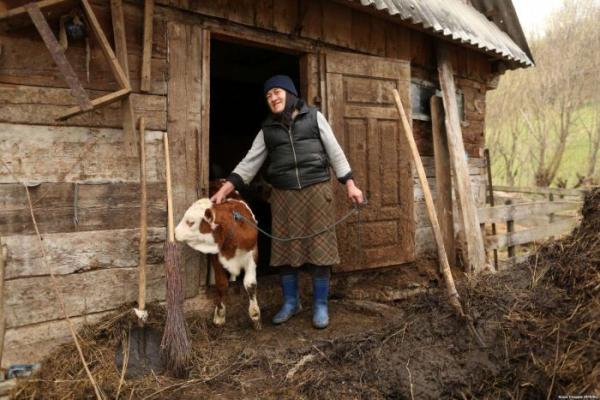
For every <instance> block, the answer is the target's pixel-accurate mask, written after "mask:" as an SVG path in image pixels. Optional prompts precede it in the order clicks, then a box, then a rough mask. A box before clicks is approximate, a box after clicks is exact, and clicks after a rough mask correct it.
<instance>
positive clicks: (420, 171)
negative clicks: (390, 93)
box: [394, 89, 485, 347]
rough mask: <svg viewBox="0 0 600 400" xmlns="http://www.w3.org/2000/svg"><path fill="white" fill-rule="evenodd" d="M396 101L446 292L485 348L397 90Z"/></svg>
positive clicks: (455, 308) (453, 305) (451, 303)
mask: <svg viewBox="0 0 600 400" xmlns="http://www.w3.org/2000/svg"><path fill="white" fill-rule="evenodd" d="M394 99H395V100H396V107H397V109H398V113H399V114H400V121H401V123H402V127H403V129H402V130H403V132H404V137H405V139H406V142H407V143H408V146H409V148H410V152H411V155H412V159H413V162H414V165H415V168H416V169H417V175H418V176H419V182H420V183H421V187H422V189H423V195H424V197H425V205H426V206H427V215H428V216H429V221H430V222H431V229H432V230H433V237H434V238H435V243H436V245H437V246H436V247H437V253H438V259H439V262H440V264H441V268H440V269H441V271H442V275H443V277H444V282H445V284H446V291H447V292H448V298H449V302H450V305H451V306H452V308H454V311H455V312H456V314H457V315H458V316H459V317H460V318H463V319H465V320H466V322H467V326H468V327H469V330H470V331H471V333H472V334H473V335H474V336H475V338H476V339H477V341H478V342H479V344H480V345H481V346H483V347H485V344H484V342H483V340H482V339H481V337H480V336H479V334H478V333H477V331H476V330H475V327H474V326H473V321H472V320H471V318H470V317H468V316H467V315H466V314H465V313H464V311H463V308H462V306H461V304H460V301H459V296H458V291H457V290H456V285H455V284H454V277H453V276H452V271H451V270H450V264H449V263H448V257H447V256H446V248H445V247H444V237H443V236H442V230H441V228H440V224H439V222H438V217H437V213H436V211H435V205H434V204H433V196H432V195H431V190H430V189H429V183H428V182H427V175H426V174H425V168H423V162H422V161H421V156H420V155H419V150H418V149H417V144H416V143H415V139H414V137H413V131H412V128H411V127H410V124H409V122H408V118H407V117H406V113H405V112H404V108H403V106H402V100H400V93H398V91H397V90H396V89H394Z"/></svg>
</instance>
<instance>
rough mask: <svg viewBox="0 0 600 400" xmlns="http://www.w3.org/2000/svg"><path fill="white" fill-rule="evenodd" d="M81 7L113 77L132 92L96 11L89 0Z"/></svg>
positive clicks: (85, 0) (82, 0)
mask: <svg viewBox="0 0 600 400" xmlns="http://www.w3.org/2000/svg"><path fill="white" fill-rule="evenodd" d="M81 5H82V8H83V11H84V13H85V16H86V18H87V20H88V22H89V25H90V30H91V31H92V32H93V33H94V36H95V37H96V40H97V41H98V44H99V45H100V49H101V50H102V53H103V54H104V57H105V58H106V60H107V61H108V66H109V67H110V69H111V71H112V73H113V75H114V76H115V79H116V80H117V83H118V84H119V86H120V87H121V88H123V89H129V90H130V91H131V85H130V84H129V79H128V78H127V75H126V74H125V71H124V70H123V68H121V65H120V64H119V62H118V60H117V56H116V55H115V53H114V52H113V50H112V48H111V47H110V44H109V43H108V39H106V36H105V35H104V32H103V31H102V27H101V26H100V23H99V22H98V19H97V18H96V14H94V10H93V9H92V6H91V5H90V3H89V2H88V0H81Z"/></svg>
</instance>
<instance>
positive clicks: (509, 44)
mask: <svg viewBox="0 0 600 400" xmlns="http://www.w3.org/2000/svg"><path fill="white" fill-rule="evenodd" d="M348 1H352V2H356V1H360V3H361V4H362V5H363V6H371V7H375V8H376V9H377V10H380V11H382V10H385V11H387V12H388V13H389V14H390V15H392V16H398V17H399V18H400V19H402V20H403V21H407V22H409V23H411V24H415V25H420V26H421V27H422V28H423V29H425V30H429V31H432V32H434V33H436V34H438V35H441V36H444V37H446V38H448V39H451V40H453V41H456V42H460V43H466V44H469V45H471V46H475V47H477V48H478V49H481V50H482V51H485V52H487V53H492V54H495V55H497V56H498V57H501V58H503V59H506V60H509V61H513V62H516V63H518V64H519V65H520V66H521V67H528V66H531V65H533V62H532V60H531V59H530V58H529V57H528V56H527V54H526V53H525V51H523V49H521V48H520V47H519V46H518V45H517V44H516V43H515V42H514V41H513V40H512V39H511V38H510V36H508V35H507V34H506V32H504V31H502V30H501V29H500V28H499V27H498V26H497V25H496V24H494V23H493V22H492V21H490V20H488V19H487V18H486V17H485V16H484V15H483V14H481V13H480V12H479V11H477V10H476V9H475V8H473V7H471V6H470V5H468V4H465V3H464V2H463V1H461V0H427V1H423V0H348Z"/></svg>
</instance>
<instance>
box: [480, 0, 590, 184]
mask: <svg viewBox="0 0 600 400" xmlns="http://www.w3.org/2000/svg"><path fill="white" fill-rule="evenodd" d="M599 18H600V3H599V2H598V1H597V0H578V1H575V0H566V1H565V3H564V4H563V6H562V8H561V9H559V10H558V11H557V12H555V13H554V14H553V15H552V16H551V17H550V18H549V20H548V21H547V24H546V30H545V33H544V34H543V35H542V36H538V37H534V38H532V39H530V44H531V49H532V52H533V54H534V58H535V59H536V67H535V68H529V69H526V70H520V71H515V72H510V73H508V74H507V76H503V77H502V79H501V80H500V86H499V88H498V89H497V90H496V92H495V93H494V92H492V94H491V95H490V96H489V106H488V110H492V111H491V112H490V113H489V115H488V127H489V130H488V132H490V135H489V137H490V148H491V150H492V151H493V152H494V153H495V154H498V155H500V157H501V158H502V160H503V164H504V165H503V168H501V169H503V170H504V171H503V174H502V175H504V177H505V179H506V181H507V183H508V184H513V183H511V182H515V180H517V179H516V177H515V176H514V173H515V172H516V169H515V165H521V168H520V169H519V171H518V172H519V173H520V174H526V175H528V177H527V180H528V181H529V182H531V181H533V183H535V184H536V185H537V186H549V185H550V184H552V183H553V182H554V181H555V180H556V179H557V174H558V171H559V168H560V166H561V163H562V161H563V156H564V154H565V150H566V148H567V146H568V145H569V139H570V138H571V137H572V136H573V134H574V132H575V131H577V130H581V129H583V128H582V126H584V125H585V124H587V125H590V124H591V125H590V126H589V132H590V133H589V138H590V149H591V151H590V152H589V155H588V165H589V166H588V169H587V171H586V175H590V173H591V174H593V173H594V172H595V169H596V168H595V165H596V162H597V158H598V152H599V150H598V146H600V139H598V138H597V136H598V135H599V133H598V127H597V121H596V120H595V119H594V120H595V121H596V122H594V123H591V122H590V121H579V119H581V118H582V117H581V112H580V111H581V109H582V108H584V107H591V108H592V109H593V111H592V115H593V114H596V115H597V113H598V104H600V88H599V87H598V85H599V80H598V79H597V71H598V68H599V67H600V52H599V51H598V48H599V47H600V29H599V28H598V24H597V22H596V21H598V19H599ZM594 118H596V117H595V116H594ZM594 124H595V125H594ZM594 146H596V147H594ZM522 162H523V163H522ZM529 182H526V183H529Z"/></svg>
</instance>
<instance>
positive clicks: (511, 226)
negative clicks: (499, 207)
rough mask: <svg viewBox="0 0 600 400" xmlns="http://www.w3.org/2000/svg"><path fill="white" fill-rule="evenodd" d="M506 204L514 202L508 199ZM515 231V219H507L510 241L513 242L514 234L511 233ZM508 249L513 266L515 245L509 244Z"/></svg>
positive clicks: (507, 232) (508, 238) (507, 231)
mask: <svg viewBox="0 0 600 400" xmlns="http://www.w3.org/2000/svg"><path fill="white" fill-rule="evenodd" d="M504 204H506V205H507V206H509V205H511V204H512V200H506V201H505V202H504ZM514 231H515V221H514V220H512V219H509V220H506V234H507V235H506V238H507V240H508V243H510V242H511V240H512V235H511V233H513V232H514ZM507 250H508V259H509V260H510V263H511V265H512V266H514V262H515V258H514V257H515V246H512V245H509V246H508V247H507Z"/></svg>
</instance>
